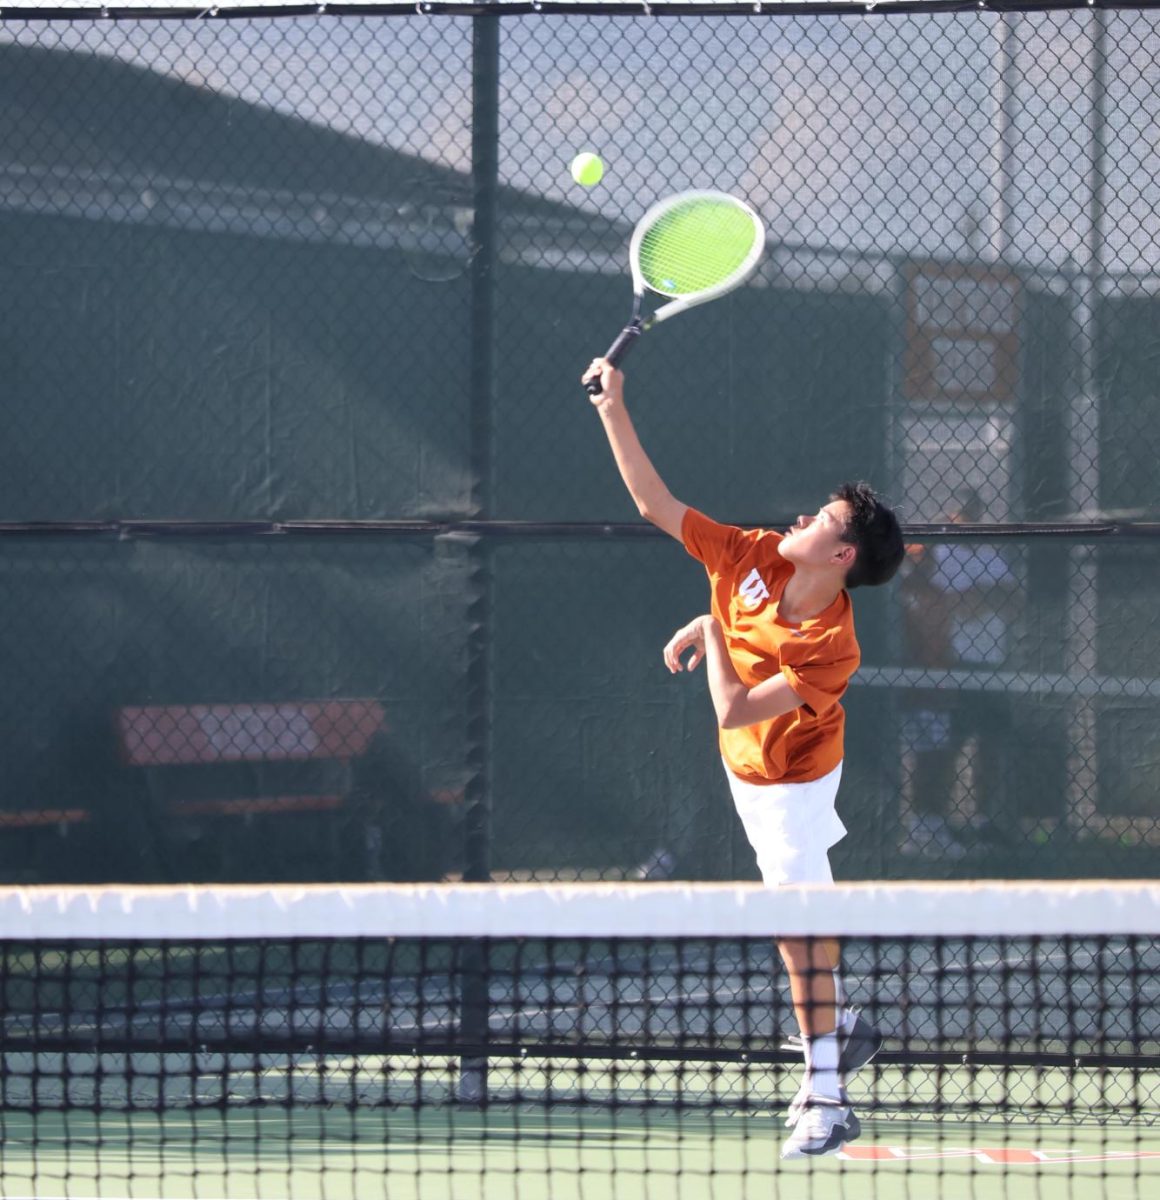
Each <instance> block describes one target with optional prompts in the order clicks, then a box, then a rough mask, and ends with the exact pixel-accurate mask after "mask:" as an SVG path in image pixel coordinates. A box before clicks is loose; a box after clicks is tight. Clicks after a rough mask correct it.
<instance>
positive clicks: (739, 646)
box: [681, 508, 861, 784]
mask: <svg viewBox="0 0 1160 1200" xmlns="http://www.w3.org/2000/svg"><path fill="white" fill-rule="evenodd" d="M681 538H682V540H683V541H684V543H685V549H686V550H688V552H689V553H690V554H691V555H692V556H693V557H694V558H695V559H697V560H698V561H700V562H702V563H704V565H705V569H706V571H708V573H709V584H710V587H711V589H712V596H713V616H714V617H715V618H716V619H717V621H718V622H719V623H720V625H721V629H722V631H723V633H724V634H725V643H726V645H727V646H728V647H729V657H730V659H731V660H732V662H733V666H734V669H735V670H736V671H737V674H738V676H739V677H740V679H741V682H742V683H744V684H745V686H746V687H747V688H752V687H755V686H756V685H757V684H759V683H761V682H762V680H765V679H771V678H773V676H775V675H777V674H778V673H780V674H782V675H784V676H785V678H786V680H787V682H788V683H789V685H790V687H791V688H793V690H794V692H796V693H797V695H798V696H800V697H801V699H802V704H801V705H800V706H799V707H797V708H795V709H794V710H793V711H792V712H788V713H785V714H783V715H782V716H780V717H773V718H771V719H770V720H768V721H761V722H759V723H758V724H756V725H747V726H745V727H744V728H742V729H722V730H721V755H722V757H723V758H724V759H725V764H726V766H728V768H729V769H730V770H731V771H732V772H733V773H734V774H735V775H737V776H739V777H740V778H741V779H744V780H745V781H746V782H747V783H757V784H762V783H804V782H806V781H807V780H810V779H821V777H822V776H823V775H828V774H829V773H830V772H831V771H832V770H833V769H834V768H835V767H836V766H837V765H838V764H839V763H840V762H841V761H842V735H843V732H844V729H845V724H846V714H845V713H844V712H843V710H842V706H841V705H840V704H839V703H838V701H839V700H841V698H842V696H843V695H844V694H845V691H846V685H847V684H848V683H849V680H850V676H851V675H853V674H854V672H855V671H856V670H857V669H858V663H859V661H860V660H861V652H860V651H859V649H858V640H857V638H855V636H854V608H853V605H852V604H851V602H850V596H849V593H848V592H846V591H842V592H840V593H839V594H838V598H837V599H836V600H835V601H834V602H833V604H831V605H830V606H829V608H827V609H825V611H824V612H820V613H819V614H818V615H817V616H816V617H811V618H810V619H809V620H808V621H802V623H801V624H800V625H789V624H787V623H785V622H783V621H782V620H781V619H780V618H779V617H778V615H777V607H778V603H779V602H780V600H781V596H782V593H783V592H784V591H785V585H786V583H787V582H788V581H789V579H790V577H791V576H792V575H793V572H794V567H793V564H792V563H790V562H787V561H786V560H785V559H784V558H782V557H781V555H780V553H778V549H777V547H778V543H779V542H780V541H781V539H782V535H781V534H780V533H774V532H772V531H771V530H766V529H738V528H736V527H735V526H732V525H719V524H718V523H717V522H716V521H712V520H710V519H709V518H708V517H706V516H705V515H704V514H703V513H699V512H697V511H696V510H695V509H692V508H690V509H689V510H688V511H687V512H686V513H685V517H684V521H683V522H682V525H681Z"/></svg>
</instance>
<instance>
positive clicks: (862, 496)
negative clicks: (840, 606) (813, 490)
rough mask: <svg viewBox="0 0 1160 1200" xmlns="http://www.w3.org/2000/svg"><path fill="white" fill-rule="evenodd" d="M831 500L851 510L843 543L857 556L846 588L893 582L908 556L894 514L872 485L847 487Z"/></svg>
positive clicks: (843, 485) (839, 490) (847, 484)
mask: <svg viewBox="0 0 1160 1200" xmlns="http://www.w3.org/2000/svg"><path fill="white" fill-rule="evenodd" d="M830 499H831V500H844V501H845V502H846V503H847V504H848V505H849V506H850V519H849V520H848V521H847V522H846V530H845V533H844V534H843V535H842V541H844V542H849V543H850V545H852V546H853V547H854V548H855V549H856V550H857V554H856V555H855V556H854V564H853V566H851V568H850V569H849V571H847V572H846V587H848V588H856V587H863V586H867V587H874V586H875V585H877V584H879V583H887V582H888V581H889V580H891V579H893V578H894V573H895V572H896V571H897V570H898V568H899V567H900V566H901V565H902V560H903V558H904V556H905V554H906V549H905V547H904V546H903V543H902V530H901V529H900V528H899V526H898V518H897V517H896V516H895V515H894V511H893V510H892V509H891V508H889V507H888V506H887V505H886V504H884V503H883V501H882V499H881V498H880V497H879V496H878V495H877V494H876V493H875V492H874V489H873V488H872V487H871V486H870V485H869V484H868V483H843V484H842V486H841V487H839V488H837V489H836V490H835V491H834V494H833V495H832V496H831V497H830Z"/></svg>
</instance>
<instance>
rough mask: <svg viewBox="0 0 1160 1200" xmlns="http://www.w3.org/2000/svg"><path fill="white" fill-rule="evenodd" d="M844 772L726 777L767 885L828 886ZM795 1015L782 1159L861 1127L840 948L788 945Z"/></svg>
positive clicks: (827, 942)
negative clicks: (797, 1083)
mask: <svg viewBox="0 0 1160 1200" xmlns="http://www.w3.org/2000/svg"><path fill="white" fill-rule="evenodd" d="M840 778H841V767H840V766H839V767H837V768H835V770H834V771H832V772H831V773H830V774H829V775H827V776H825V777H824V778H822V779H820V780H814V781H810V782H808V783H798V784H773V785H767V786H760V785H750V784H747V783H745V782H744V781H742V780H738V779H736V778H735V777H733V776H730V784H731V788H732V791H733V799H734V803H735V805H736V807H737V812H738V815H739V816H740V817H741V821H742V824H743V825H744V826H745V833H746V836H747V837H748V838H749V842H750V844H751V845H752V846H753V849H754V851H755V853H756V855H757V862H758V867H759V868H760V870H761V874H762V878H763V880H764V881H765V883H766V884H767V885H769V886H773V887H778V886H783V885H788V884H798V883H823V884H824V883H832V882H833V874H832V873H831V871H830V863H829V854H828V851H829V847H830V846H832V845H833V844H834V843H835V842H837V841H838V840H839V839H840V838H841V837H842V836H843V835H844V834H845V832H846V830H845V827H844V826H843V825H842V823H841V821H840V820H839V819H838V816H837V813H836V812H835V810H834V798H835V796H836V795H837V790H838V782H839V780H840ZM779 950H780V952H781V954H782V958H783V961H784V962H785V964H786V967H787V970H788V974H789V980H790V994H791V996H792V998H793V1003H794V1012H795V1015H796V1017H797V1020H798V1025H799V1028H800V1029H801V1033H802V1039H801V1044H802V1049H803V1052H804V1057H805V1064H806V1070H805V1073H804V1076H803V1079H802V1084H801V1087H800V1089H799V1091H798V1095H797V1097H796V1098H795V1100H794V1102H793V1104H792V1105H791V1106H790V1112H789V1114H788V1115H789V1124H790V1125H791V1126H792V1127H793V1132H792V1133H791V1135H790V1138H789V1139H788V1140H787V1142H786V1144H785V1146H784V1147H783V1148H782V1155H783V1156H784V1157H787V1158H796V1157H799V1156H801V1155H815V1154H834V1153H836V1152H837V1151H838V1150H839V1149H841V1147H842V1145H843V1144H844V1143H845V1142H848V1141H852V1140H853V1139H854V1138H855V1137H857V1136H858V1134H859V1132H860V1126H859V1124H858V1119H857V1117H856V1116H855V1115H854V1112H853V1110H852V1108H851V1107H850V1105H849V1101H848V1100H847V1099H846V1096H845V1090H844V1087H843V1084H842V1078H841V1059H842V1050H843V1043H842V1033H841V1030H842V1027H843V1023H844V1022H846V1018H847V1016H849V1018H850V1021H849V1023H850V1024H853V1022H854V1021H855V1020H856V1018H857V1014H855V1013H853V1012H852V1011H851V1012H849V1013H848V1014H847V1011H846V1009H845V994H844V989H843V988H842V985H841V979H840V973H839V959H840V951H839V946H838V943H837V942H836V941H835V940H833V939H830V938H815V939H795V938H789V939H785V940H784V941H783V942H782V943H780V944H779Z"/></svg>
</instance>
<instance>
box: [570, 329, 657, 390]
mask: <svg viewBox="0 0 1160 1200" xmlns="http://www.w3.org/2000/svg"><path fill="white" fill-rule="evenodd" d="M642 333H644V325H643V324H642V323H641V322H640V321H633V322H632V324H631V325H626V326H625V327H624V328H623V329H622V330H621V331H620V333H619V334H617V337H616V341H615V342H613V343H612V345H611V346H609V347H608V349H607V350H606V351H605V352H604V357H605V358H606V359H607V360H608V361H609V362H610V363H612V365H613V366H614V367H615V366H617V365H618V364H619V363H620V361H621V359H623V358H624V356H625V355H626V354H627V353H628V352H629V351H630V350H631V349H632V347H633V346H634V345H635V343H636V339H637V338H638V337H640V335H641V334H642ZM584 390H585V391H586V392H587V393H588V395H590V396H599V395H600V392H601V390H602V389H601V386H600V380H599V379H598V378H597V379H590V380H588V382H587V383H586V384H585V385H584Z"/></svg>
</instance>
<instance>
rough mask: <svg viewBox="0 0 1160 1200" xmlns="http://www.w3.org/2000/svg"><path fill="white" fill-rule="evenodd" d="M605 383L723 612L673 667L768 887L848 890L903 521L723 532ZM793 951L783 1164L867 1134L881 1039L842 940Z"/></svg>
mask: <svg viewBox="0 0 1160 1200" xmlns="http://www.w3.org/2000/svg"><path fill="white" fill-rule="evenodd" d="M594 377H599V379H600V383H601V391H600V393H599V394H598V395H596V396H593V397H592V403H593V404H594V405H595V407H596V410H597V411H598V412H599V414H600V417H601V420H602V421H603V423H604V431H605V433H606V434H607V436H608V441H609V444H610V446H611V447H612V453H613V457H614V458H615V460H616V465H617V467H618V468H619V470H620V475H621V478H622V479H623V480H624V482H625V485H626V486H627V487H628V490H629V492H630V494H631V495H632V498H633V500H634V501H635V502H636V506H637V508H638V509H639V510H640V513H641V515H642V516H644V517H646V518H647V519H648V520H649V521H651V522H652V523H653V524H654V525H656V526H657V527H658V528H660V529H663V530H664V531H665V533H668V534H670V535H671V536H672V537H674V538H676V539H677V540H678V541H680V542H681V543H682V544H683V545H684V547H685V549H686V550H687V551H688V552H689V553H690V554H691V555H692V556H693V557H694V558H696V559H697V560H699V561H700V562H701V563H703V564H704V566H705V569H706V571H707V572H708V575H709V584H710V591H711V600H712V605H711V607H712V611H711V612H710V613H709V614H707V615H705V616H700V617H697V618H696V619H695V620H693V621H691V622H690V623H689V624H688V625H686V626H685V627H684V628H682V629H679V630H677V632H676V633H675V634H674V635H673V637H672V638H671V639H670V641H669V643H668V645H666V646H665V648H664V661H665V665H666V666H667V667H668V669H669V670H670V671H673V672H677V671H680V670H682V669H685V670H690V671H691V670H693V669H694V668H695V667H696V666H697V665H698V664H699V663H700V662H701V661H702V660H704V662H705V667H706V673H707V675H708V682H709V692H710V694H711V696H712V699H713V707H714V709H715V711H716V714H717V723H718V725H719V727H720V748H721V756H722V758H723V760H724V763H725V768H726V776H727V778H728V780H729V787H730V789H731V791H732V793H733V801H734V804H735V805H736V808H737V812H738V814H739V815H740V817H741V821H742V824H743V825H744V826H745V833H746V836H747V837H748V838H749V841H750V844H751V845H752V846H753V849H754V851H755V852H756V855H757V864H758V867H759V868H760V870H761V874H762V878H763V879H764V881H765V882H766V884H768V885H771V886H780V885H784V884H796V883H832V882H833V878H834V877H833V874H832V873H831V870H830V861H829V849H830V847H831V846H833V845H834V844H835V843H836V842H838V841H839V840H840V839H841V838H842V837H843V836H845V833H846V829H845V826H844V825H843V824H842V822H841V820H839V818H838V814H837V812H836V811H835V809H834V800H835V797H836V795H837V791H838V782H839V780H840V779H841V775H842V745H843V743H842V738H843V729H844V723H845V714H844V713H843V711H842V707H841V705H840V703H839V701H840V700H841V698H842V695H843V694H844V693H845V691H846V686H847V683H848V682H849V679H850V676H851V675H852V674H853V673H854V671H855V670H856V669H857V667H858V662H859V659H860V652H859V649H858V642H857V639H856V638H855V635H854V613H853V608H852V605H851V602H850V596H849V594H848V593H849V591H850V589H852V588H856V587H861V586H864V585H872V584H880V583H885V582H887V580H889V579H890V578H891V577H892V576H893V575H894V573H895V572H896V571H897V570H898V567H899V565H900V564H901V562H902V559H903V555H904V550H903V542H902V533H901V531H900V529H899V527H898V521H897V519H896V518H895V516H894V514H893V512H891V510H890V509H889V508H887V507H886V505H885V504H883V503H882V501H881V500H880V499H879V498H878V497H877V496H876V495H875V494H874V492H873V491H871V489H870V488H869V486H868V485H867V484H864V483H858V484H845V485H843V486H842V487H840V488H839V489H838V490H837V491H836V492H835V493H834V494H833V496H831V497H830V500H829V501H828V503H826V504H825V505H823V506H822V507H821V508H820V509H819V510H818V511H817V513H815V514H814V515H813V516H802V517H799V518H798V520H797V522H796V524H795V525H794V526H793V528H791V529H789V530H788V531H786V532H785V533H784V534H782V533H775V532H773V531H772V530H764V529H755V530H745V529H738V528H735V527H734V526H731V525H720V524H718V523H717V522H716V521H713V520H710V518H709V517H707V516H705V515H703V514H702V513H699V512H697V511H696V510H695V509H692V508H689V507H688V506H687V505H685V504H682V503H681V502H680V501H679V500H677V499H676V498H675V497H674V496H673V495H672V493H670V491H669V490H668V488H667V487H666V486H665V484H664V481H663V480H662V479H661V477H660V476H659V475H658V474H657V471H656V469H655V468H654V467H653V465H652V462H651V461H650V460H649V458H648V455H647V454H646V453H645V452H644V449H643V448H642V446H641V444H640V441H639V439H638V438H637V435H636V431H635V429H634V427H633V424H632V421H631V419H630V417H629V415H628V410H627V409H626V407H625V404H624V377H623V375H622V374H621V372H620V371H618V370H616V369H615V368H614V367H612V366H610V365H609V363H608V362H607V361H606V360H604V359H599V358H598V359H595V360H593V362H592V364H591V365H590V366H589V368H588V370H586V371H585V372H584V375H583V380H584V381H587V380H588V379H590V378H594ZM689 652H691V653H690V654H689V658H688V660H687V662H683V661H682V660H683V656H684V655H685V654H687V653H689ZM778 949H779V951H780V953H781V957H782V960H783V961H784V963H785V965H786V970H787V973H788V975H789V981H790V994H791V996H792V998H793V1004H794V1013H795V1015H796V1017H797V1020H798V1025H799V1027H800V1029H801V1035H802V1044H803V1049H804V1056H805V1073H804V1076H803V1079H802V1085H801V1088H800V1089H799V1091H798V1094H797V1096H796V1097H795V1099H794V1101H793V1103H792V1104H791V1105H790V1110H789V1115H788V1123H789V1125H790V1126H791V1129H792V1132H791V1133H790V1135H789V1137H788V1139H787V1140H786V1142H785V1144H784V1146H783V1147H782V1151H781V1153H782V1157H783V1158H799V1157H801V1156H803V1155H821V1154H836V1153H837V1152H838V1151H839V1150H840V1149H841V1148H842V1146H843V1145H844V1144H845V1143H846V1142H849V1141H852V1140H853V1139H854V1138H856V1137H857V1136H858V1134H859V1133H860V1132H861V1126H860V1124H859V1122H858V1118H857V1116H856V1115H855V1113H854V1110H853V1108H852V1107H851V1105H850V1101H849V1098H848V1096H847V1094H846V1081H847V1079H848V1077H849V1076H850V1075H851V1074H852V1073H853V1072H854V1071H856V1070H858V1069H859V1068H860V1067H862V1066H864V1065H865V1064H866V1063H867V1062H869V1060H870V1059H871V1058H872V1057H873V1056H874V1055H875V1054H876V1053H877V1052H878V1048H879V1046H880V1045H881V1038H880V1037H879V1035H878V1032H877V1030H875V1029H874V1028H873V1027H872V1026H871V1025H870V1024H869V1022H868V1021H866V1020H865V1019H864V1018H863V1017H862V1016H861V1014H860V1013H858V1012H857V1010H855V1009H852V1008H850V1007H849V1006H848V1005H847V1003H846V997H845V993H844V990H843V987H842V982H841V978H840V954H841V951H840V947H839V944H838V942H837V940H836V939H816V938H815V939H804V938H803V939H796V938H786V939H783V940H781V941H779V942H778Z"/></svg>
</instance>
